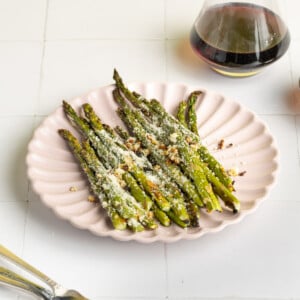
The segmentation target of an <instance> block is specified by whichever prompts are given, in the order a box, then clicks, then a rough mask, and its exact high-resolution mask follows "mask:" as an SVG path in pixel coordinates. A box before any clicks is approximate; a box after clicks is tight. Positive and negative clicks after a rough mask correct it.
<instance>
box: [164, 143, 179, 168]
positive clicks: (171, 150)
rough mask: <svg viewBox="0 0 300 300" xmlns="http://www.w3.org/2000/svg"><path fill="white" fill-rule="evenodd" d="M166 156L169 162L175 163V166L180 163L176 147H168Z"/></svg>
mask: <svg viewBox="0 0 300 300" xmlns="http://www.w3.org/2000/svg"><path fill="white" fill-rule="evenodd" d="M166 154H167V156H168V157H169V159H170V160H171V161H173V162H175V163H176V164H179V163H180V157H179V154H178V149H177V147H176V146H168V149H167V151H166Z"/></svg>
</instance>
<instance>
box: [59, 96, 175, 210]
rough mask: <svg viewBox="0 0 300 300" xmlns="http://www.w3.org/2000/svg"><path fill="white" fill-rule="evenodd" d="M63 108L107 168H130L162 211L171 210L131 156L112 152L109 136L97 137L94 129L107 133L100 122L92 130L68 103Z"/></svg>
mask: <svg viewBox="0 0 300 300" xmlns="http://www.w3.org/2000/svg"><path fill="white" fill-rule="evenodd" d="M63 108H64V111H65V113H66V115H67V117H68V118H69V119H70V120H71V123H72V124H74V125H75V126H76V127H78V128H79V129H80V131H81V132H82V134H83V135H84V136H85V137H86V138H87V139H89V140H90V142H91V143H92V145H93V147H94V148H95V149H96V151H97V154H98V156H99V157H101V158H102V159H104V160H105V162H106V165H105V166H106V168H111V166H112V167H113V168H119V166H123V167H125V168H128V171H129V172H130V173H131V174H132V175H133V177H134V178H135V179H136V181H137V182H138V183H139V184H140V185H141V186H142V187H143V188H144V189H145V190H146V192H147V193H149V194H150V195H151V197H153V199H155V201H156V202H157V204H158V205H159V206H160V208H161V209H162V210H164V211H167V210H169V209H170V203H169V202H168V201H167V200H166V199H165V198H164V197H163V195H162V194H161V192H160V190H159V189H158V187H157V185H156V184H155V183H153V182H152V181H151V180H148V179H147V177H146V175H145V173H144V172H143V170H141V169H140V168H138V167H137V166H136V164H135V163H134V162H133V161H132V160H130V157H129V156H126V155H125V156H124V152H122V151H117V150H118V147H114V148H113V150H115V151H111V150H112V149H111V147H112V146H115V145H112V144H111V141H110V139H109V136H107V135H106V136H105V137H106V138H105V139H100V138H99V137H98V135H96V133H95V131H94V129H95V130H97V133H98V134H99V133H100V132H101V134H102V133H105V130H102V127H99V128H98V127H97V126H100V124H101V123H100V122H99V123H95V124H94V125H95V128H94V129H91V128H90V127H89V126H88V124H87V122H86V121H85V120H83V119H82V118H80V117H79V116H78V115H77V114H76V112H75V111H74V109H73V108H72V107H71V106H70V105H69V104H68V103H67V102H63ZM116 151H117V152H116ZM124 165H125V166H124ZM141 202H143V201H141Z"/></svg>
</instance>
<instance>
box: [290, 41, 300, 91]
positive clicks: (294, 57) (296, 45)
mask: <svg viewBox="0 0 300 300" xmlns="http://www.w3.org/2000/svg"><path fill="white" fill-rule="evenodd" d="M299 51H300V40H295V41H293V43H292V44H291V51H290V54H291V55H290V59H291V70H292V75H293V86H294V87H299V79H300V57H299ZM299 88H300V87H299Z"/></svg>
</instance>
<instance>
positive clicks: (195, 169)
mask: <svg viewBox="0 0 300 300" xmlns="http://www.w3.org/2000/svg"><path fill="white" fill-rule="evenodd" d="M113 95H114V98H115V99H116V101H117V102H118V103H119V105H120V106H121V107H123V109H124V112H125V113H126V111H127V114H129V113H131V114H134V117H135V119H136V120H138V122H140V123H141V125H143V126H144V127H146V129H147V131H148V132H149V131H150V132H151V131H152V128H151V125H150V124H149V123H148V122H147V121H146V120H145V118H143V116H142V115H141V113H140V112H139V111H138V110H134V111H133V110H131V109H130V107H129V106H128V105H127V104H126V102H125V100H124V99H123V98H122V97H121V95H120V93H119V92H118V91H117V90H114V91H113ZM163 129H164V130H165V132H167V133H168V134H169V135H172V134H173V131H172V130H171V129H170V127H167V126H165V127H164V128H163ZM175 134H176V135H177V136H178V139H177V141H176V147H174V150H175V151H177V149H178V150H179V152H180V155H181V157H182V159H183V161H184V163H183V166H184V169H185V171H186V172H187V173H188V174H189V176H190V177H191V179H192V180H193V181H194V182H195V186H196V189H197V190H198V193H199V195H200V196H201V197H202V201H203V202H204V203H205V205H206V208H207V210H208V211H212V210H219V211H221V210H222V208H221V205H220V203H219V201H218V199H217V197H216V196H215V195H214V193H213V190H212V187H211V185H210V184H209V183H208V181H207V179H206V176H205V174H204V172H203V168H202V166H201V163H200V159H199V157H198V154H197V153H196V152H195V151H194V150H193V149H192V148H190V147H189V145H188V144H187V142H186V141H185V140H184V137H183V136H182V135H180V134H177V133H176V132H175ZM148 139H149V137H148Z"/></svg>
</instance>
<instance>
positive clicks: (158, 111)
mask: <svg viewBox="0 0 300 300" xmlns="http://www.w3.org/2000/svg"><path fill="white" fill-rule="evenodd" d="M113 78H114V80H115V83H116V86H117V88H118V89H120V91H121V92H122V93H123V94H124V95H125V97H126V98H127V99H128V100H129V101H130V102H131V103H132V104H133V105H134V106H136V107H138V108H140V109H141V111H142V112H143V113H144V114H145V115H146V116H149V114H150V111H152V112H153V113H154V114H155V117H154V118H153V119H152V121H154V122H157V123H158V124H157V125H158V126H160V125H161V124H160V123H165V124H166V123H169V124H171V125H172V126H173V127H174V129H175V130H176V131H179V132H181V133H182V134H184V135H185V136H186V137H189V138H190V139H191V141H192V142H193V143H198V144H199V145H200V147H199V149H198V152H199V155H200V158H201V159H202V160H203V162H204V163H206V164H208V167H209V168H210V169H211V170H212V171H213V172H214V173H215V175H216V176H217V177H218V178H219V180H220V181H221V182H222V183H223V184H224V185H225V187H227V188H228V189H229V190H230V191H232V190H233V185H232V179H231V178H230V177H229V176H228V174H227V173H226V171H225V170H224V168H223V167H222V165H221V164H220V163H219V162H218V161H217V160H216V159H215V158H214V157H213V156H212V155H211V154H210V153H209V151H208V150H207V148H206V147H204V146H203V145H202V144H201V140H200V137H199V136H198V135H197V134H194V133H191V131H190V130H189V129H188V128H185V126H184V125H182V124H180V122H179V121H178V120H176V118H174V117H173V116H172V115H170V114H168V113H167V112H166V111H165V110H164V108H163V107H162V106H161V105H160V103H159V102H158V101H156V100H152V101H150V102H148V101H147V100H146V99H144V98H142V97H140V95H138V94H137V93H134V92H133V93H132V92H131V91H130V90H129V89H128V88H127V87H126V86H125V84H124V82H123V80H122V78H121V77H120V75H119V74H118V72H117V71H116V70H114V75H113ZM157 102H158V103H157ZM153 103H156V105H155V107H153ZM153 113H152V115H153ZM162 138H165V136H162Z"/></svg>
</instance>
